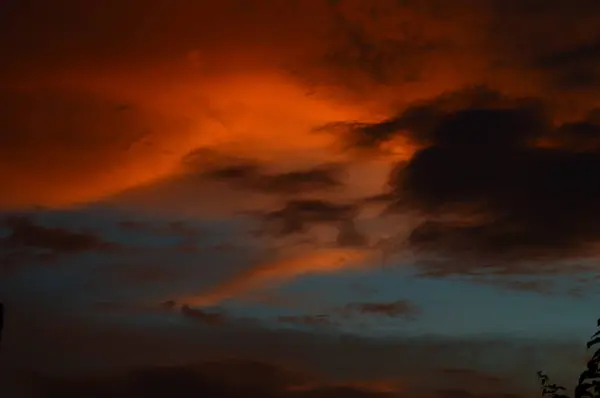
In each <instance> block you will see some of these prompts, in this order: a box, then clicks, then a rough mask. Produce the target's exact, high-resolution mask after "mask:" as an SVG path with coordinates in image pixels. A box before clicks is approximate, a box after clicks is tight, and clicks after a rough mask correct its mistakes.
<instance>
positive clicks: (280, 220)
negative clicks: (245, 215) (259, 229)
mask: <svg viewBox="0 0 600 398" xmlns="http://www.w3.org/2000/svg"><path fill="white" fill-rule="evenodd" d="M357 211H358V208H357V206H356V205H354V204H341V203H333V202H328V201H324V200H318V199H307V200H291V201H288V202H287V203H285V205H284V206H283V207H282V208H280V209H278V210H274V211H271V212H267V213H264V214H262V215H261V216H260V218H261V220H262V222H263V232H265V233H271V234H277V235H289V234H295V233H302V232H306V231H307V230H308V228H310V227H311V226H314V225H318V224H334V225H335V224H336V223H340V222H348V220H351V219H353V218H354V217H355V216H356V214H357Z"/></svg>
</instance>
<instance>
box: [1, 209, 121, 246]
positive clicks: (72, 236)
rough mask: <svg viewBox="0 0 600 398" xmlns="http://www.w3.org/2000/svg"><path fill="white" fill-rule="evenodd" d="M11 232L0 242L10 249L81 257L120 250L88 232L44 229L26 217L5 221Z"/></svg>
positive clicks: (54, 228)
mask: <svg viewBox="0 0 600 398" xmlns="http://www.w3.org/2000/svg"><path fill="white" fill-rule="evenodd" d="M3 224H4V227H5V228H7V229H8V230H9V234H8V236H6V237H5V238H2V239H1V240H0V242H1V244H2V246H3V247H4V248H8V249H46V250H50V251H52V252H57V253H78V252H84V251H94V250H109V249H114V248H116V247H118V245H117V244H115V243H111V242H107V241H105V240H104V239H102V238H101V237H99V236H97V235H95V234H92V233H88V232H75V231H70V230H68V229H65V228H56V227H45V226H42V225H38V224H35V223H34V222H33V220H31V219H30V218H28V217H24V216H9V217H6V218H5V219H4V221H3Z"/></svg>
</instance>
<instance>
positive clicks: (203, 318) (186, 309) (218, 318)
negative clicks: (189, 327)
mask: <svg viewBox="0 0 600 398" xmlns="http://www.w3.org/2000/svg"><path fill="white" fill-rule="evenodd" d="M181 313H182V314H183V315H184V316H185V317H187V318H189V319H193V320H194V321H198V322H202V323H204V324H207V325H222V324H224V323H225V322H226V321H227V317H226V316H225V314H223V313H222V312H215V311H212V312H211V311H206V310H204V309H201V308H192V307H190V306H189V305H187V304H184V305H182V306H181Z"/></svg>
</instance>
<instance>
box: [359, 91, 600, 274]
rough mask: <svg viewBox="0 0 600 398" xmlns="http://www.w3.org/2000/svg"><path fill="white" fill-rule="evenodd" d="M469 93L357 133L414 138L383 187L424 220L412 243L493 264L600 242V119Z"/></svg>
mask: <svg viewBox="0 0 600 398" xmlns="http://www.w3.org/2000/svg"><path fill="white" fill-rule="evenodd" d="M476 92H479V93H482V92H483V91H481V90H480V89H478V90H476ZM465 93H466V95H465ZM473 93H474V91H472V90H471V91H461V92H458V93H454V94H448V95H445V96H443V98H439V99H434V100H431V101H429V103H428V104H426V105H425V107H423V106H422V105H418V106H415V107H413V108H409V109H408V110H407V111H406V112H404V113H402V114H401V115H400V116H399V117H398V118H397V119H395V121H394V123H397V125H396V127H395V128H394V129H392V128H391V127H389V126H390V121H385V122H383V123H381V124H374V125H371V126H369V129H365V128H362V130H357V131H359V132H360V133H361V134H365V131H377V130H378V129H381V130H382V131H384V132H385V134H384V136H393V135H394V134H396V135H397V134H404V135H406V136H408V137H410V138H411V139H413V140H414V141H416V142H419V143H420V145H421V149H420V150H418V151H417V152H416V153H415V154H414V156H413V157H412V158H411V159H410V161H409V162H408V163H406V164H405V163H402V164H399V165H398V167H396V168H395V170H394V171H393V172H392V174H391V177H390V187H391V189H390V191H389V192H387V195H388V196H387V199H390V198H391V197H394V199H393V201H392V202H393V204H392V205H391V207H390V209H394V210H395V211H406V210H417V211H418V212H420V214H421V215H422V216H423V217H424V221H423V222H422V223H421V224H420V225H418V226H417V227H416V228H415V229H414V230H413V231H412V234H411V235H410V237H409V243H410V245H411V246H412V248H414V249H416V250H417V251H418V252H419V253H420V254H426V253H429V254H432V255H434V256H437V258H440V257H441V258H453V257H457V258H460V260H467V259H475V258H477V259H479V260H481V259H482V258H485V259H486V260H489V261H492V262H496V260H499V259H502V260H516V259H540V258H546V257H547V256H574V255H588V254H590V250H592V247H593V245H594V244H595V243H597V242H598V240H599V239H600V228H599V227H598V225H600V223H599V221H600V207H599V206H598V203H600V202H599V200H600V188H599V187H598V184H596V183H595V181H596V176H597V175H599V174H598V173H600V152H598V151H597V143H598V142H599V141H598V139H599V138H600V135H598V134H599V133H600V124H598V123H597V121H596V119H593V118H589V120H588V119H586V120H581V121H578V122H569V123H565V124H562V125H557V126H555V125H554V124H553V122H552V120H551V119H549V118H548V116H547V115H548V112H547V111H546V110H545V108H544V107H542V106H541V103H540V102H539V101H535V100H532V99H512V98H507V97H503V96H501V95H499V94H497V93H496V94H494V95H492V94H493V92H490V91H488V92H487V93H488V94H486V95H485V96H483V97H482V96H473V95H472V94H473ZM478 98H479V99H478ZM448 99H452V100H448ZM415 109H421V111H418V112H417V111H415ZM423 109H427V110H426V111H424V110H423ZM407 115H413V116H414V115H421V116H419V117H409V116H407ZM432 115H436V116H432ZM591 115H593V112H592V113H590V116H591ZM398 126H401V127H398ZM384 196H385V195H384ZM385 198H386V197H384V198H383V199H385ZM460 260H459V261H456V262H457V263H458V262H460Z"/></svg>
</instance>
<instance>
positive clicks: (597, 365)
mask: <svg viewBox="0 0 600 398" xmlns="http://www.w3.org/2000/svg"><path fill="white" fill-rule="evenodd" d="M596 326H597V328H598V330H597V331H596V332H595V333H594V334H593V335H592V337H590V340H589V341H588V342H587V343H586V348H587V349H588V350H589V349H590V348H592V347H594V346H597V345H599V344H600V319H598V321H597V322H596ZM537 375H538V379H539V381H540V385H541V387H542V397H545V398H570V397H569V396H568V395H566V394H565V393H564V391H566V389H565V388H564V387H563V386H561V385H558V384H551V383H550V382H549V378H548V376H547V375H546V374H545V373H544V372H541V371H540V372H537ZM573 396H574V398H598V397H600V347H598V348H597V349H596V351H595V352H594V353H593V354H592V356H591V358H590V359H589V360H588V362H587V366H586V369H585V370H584V371H583V372H581V375H580V376H579V380H578V382H577V385H576V386H575V391H574V394H573Z"/></svg>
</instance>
